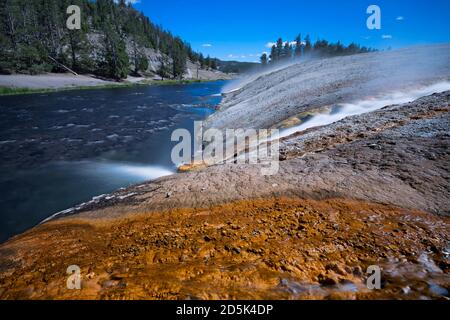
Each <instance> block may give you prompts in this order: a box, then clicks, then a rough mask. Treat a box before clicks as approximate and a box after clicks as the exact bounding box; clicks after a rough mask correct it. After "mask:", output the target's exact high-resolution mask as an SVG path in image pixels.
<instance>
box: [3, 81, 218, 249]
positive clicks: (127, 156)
mask: <svg viewBox="0 0 450 320" xmlns="http://www.w3.org/2000/svg"><path fill="white" fill-rule="evenodd" d="M224 85H225V82H224V81H217V82H209V83H196V84H189V85H173V86H138V87H128V88H116V89H105V90H103V89H96V90H80V91H66V92H58V93H50V94H33V95H20V96H8V97H0V108H1V113H0V194H1V197H0V242H3V241H5V240H7V239H8V238H10V237H11V236H14V235H16V234H19V233H22V232H24V231H25V230H27V229H29V228H31V227H33V226H35V225H36V224H38V223H39V222H41V221H42V220H44V219H46V218H48V217H49V216H51V215H52V214H54V213H56V212H59V211H62V210H65V209H67V208H70V207H72V206H74V205H77V204H80V203H82V202H86V201H88V200H91V199H92V198H93V197H95V196H98V195H100V194H105V193H109V192H112V191H114V190H116V189H119V188H122V187H127V186H129V185H132V184H136V183H139V182H143V181H146V180H151V179H155V178H158V177H161V176H164V175H169V174H171V173H173V172H175V170H176V168H175V165H174V164H173V163H172V161H171V158H170V152H171V149H172V147H173V146H174V144H176V142H171V139H170V138H171V133H172V131H173V130H175V129H177V128H186V129H189V130H191V131H192V130H193V122H194V121H195V120H202V119H204V118H206V117H207V116H208V115H210V114H211V113H213V112H214V107H215V106H216V105H217V104H218V103H219V102H220V99H221V98H220V92H221V89H222V87H223V86H224Z"/></svg>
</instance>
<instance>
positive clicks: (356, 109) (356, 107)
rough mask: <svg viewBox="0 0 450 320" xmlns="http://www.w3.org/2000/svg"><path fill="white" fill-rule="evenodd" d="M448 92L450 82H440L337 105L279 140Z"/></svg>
mask: <svg viewBox="0 0 450 320" xmlns="http://www.w3.org/2000/svg"><path fill="white" fill-rule="evenodd" d="M447 90H450V82H440V83H436V84H433V85H431V86H426V87H422V88H419V89H415V90H410V91H405V92H401V91H396V92H390V93H386V94H385V95H379V96H377V97H372V98H368V99H365V100H360V101H356V102H354V103H345V104H337V105H334V106H333V108H332V111H331V112H330V113H322V114H318V115H315V116H313V117H312V118H310V119H308V120H307V121H306V122H304V123H302V124H300V125H298V126H294V127H291V128H288V129H284V130H282V131H281V132H280V136H279V138H283V137H287V136H290V135H291V134H294V133H296V132H300V131H304V130H307V129H309V128H313V127H318V126H324V125H327V124H331V123H334V122H337V121H339V120H342V119H344V118H346V117H349V116H354V115H359V114H363V113H367V112H371V111H375V110H378V109H381V108H383V107H386V106H390V105H395V104H403V103H408V102H411V101H414V100H417V99H418V98H420V97H424V96H427V95H431V94H433V93H440V92H444V91H447Z"/></svg>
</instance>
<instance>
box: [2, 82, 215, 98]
mask: <svg viewBox="0 0 450 320" xmlns="http://www.w3.org/2000/svg"><path fill="white" fill-rule="evenodd" d="M211 81H212V80H197V79H191V80H181V81H180V80H163V81H161V80H143V81H141V82H138V83H130V82H122V83H117V84H113V83H112V84H103V85H98V86H73V87H65V88H57V89H31V88H8V87H0V96H13V95H21V94H33V93H51V92H60V91H71V90H96V89H115V88H127V87H135V86H148V85H178V84H190V83H201V82H211Z"/></svg>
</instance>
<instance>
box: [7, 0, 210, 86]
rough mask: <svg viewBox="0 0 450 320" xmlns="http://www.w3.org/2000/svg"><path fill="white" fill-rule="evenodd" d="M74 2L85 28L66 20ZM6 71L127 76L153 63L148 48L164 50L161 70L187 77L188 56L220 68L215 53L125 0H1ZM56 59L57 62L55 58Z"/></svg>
mask: <svg viewBox="0 0 450 320" xmlns="http://www.w3.org/2000/svg"><path fill="white" fill-rule="evenodd" d="M70 5H77V6H79V7H80V8H81V12H82V16H81V17H82V18H81V29H80V30H69V29H68V28H67V26H66V21H67V18H68V15H67V13H66V10H67V8H68V6H70ZM0 20H1V21H0V72H1V73H14V72H20V73H24V72H25V73H30V74H38V73H44V72H60V71H63V69H62V67H61V65H64V66H68V67H70V68H71V69H72V70H74V71H76V72H78V73H93V74H96V75H98V76H101V77H107V78H112V79H117V80H120V79H124V78H126V77H127V76H128V75H129V74H139V73H141V72H145V71H146V70H147V69H148V67H149V61H148V55H147V54H146V49H154V50H155V51H157V52H158V53H159V56H160V58H159V60H160V62H161V63H160V66H159V69H158V70H157V73H158V74H160V75H162V76H163V78H169V77H170V78H180V79H181V78H182V77H183V74H184V73H185V71H186V67H187V66H186V64H187V61H188V60H190V61H192V62H194V63H199V65H200V67H201V68H205V69H215V68H217V63H216V60H215V59H211V58H210V57H209V56H208V57H206V58H205V57H204V56H203V55H202V54H201V53H198V52H195V51H194V50H192V48H191V46H190V45H189V43H187V42H185V41H183V40H182V39H181V38H180V37H176V36H174V35H172V34H171V33H170V32H168V31H166V30H164V29H163V28H162V27H161V26H158V25H155V24H154V23H152V22H151V21H150V19H149V18H148V17H146V16H145V15H144V14H143V13H141V12H138V11H137V10H135V9H134V8H133V7H132V6H131V5H130V4H127V3H126V1H125V0H120V1H114V0H96V1H92V0H1V1H0ZM55 61H56V62H55Z"/></svg>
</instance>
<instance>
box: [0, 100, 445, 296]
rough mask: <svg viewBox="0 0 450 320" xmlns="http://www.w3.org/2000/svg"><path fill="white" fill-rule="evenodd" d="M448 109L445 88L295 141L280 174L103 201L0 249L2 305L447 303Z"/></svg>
mask: <svg viewBox="0 0 450 320" xmlns="http://www.w3.org/2000/svg"><path fill="white" fill-rule="evenodd" d="M449 111H450V91H446V92H443V93H437V94H433V95H431V96H427V97H423V98H420V99H418V100H416V101H414V102H411V103H406V104H401V105H393V106H387V107H385V108H383V109H380V110H378V111H375V112H371V113H367V114H363V115H357V116H353V117H348V118H345V119H343V120H341V121H339V122H337V123H334V124H331V125H327V126H323V127H316V128H312V129H309V130H307V131H304V132H301V133H298V134H294V135H291V136H289V137H286V138H284V139H283V140H282V141H281V150H282V152H281V159H280V160H282V161H281V162H280V171H279V173H278V174H277V175H275V176H271V177H264V176H262V175H260V170H259V169H260V168H259V166H258V165H237V164H226V165H217V166H213V167H208V168H205V169H201V170H198V171H195V172H187V173H183V174H177V175H173V176H170V177H166V178H161V179H159V180H156V181H152V182H149V183H145V184H142V185H138V186H134V187H131V188H127V189H123V190H120V191H118V192H117V193H115V194H112V195H109V196H104V197H100V198H97V199H95V200H94V201H93V202H91V203H89V204H87V205H85V206H80V207H78V208H76V209H74V210H72V211H70V212H67V213H66V214H69V215H68V216H64V215H61V216H59V219H56V220H52V221H49V222H47V223H44V224H42V225H40V226H38V227H36V228H34V229H32V230H30V231H28V232H26V233H25V234H23V235H19V236H16V237H14V238H13V239H11V240H10V241H8V242H7V243H5V244H2V245H1V246H0V298H1V299H48V298H52V299H97V298H100V299H128V298H133V299H194V298H200V299H243V298H251V299H312V298H314V299H386V298H395V299H447V298H448V296H449V293H448V292H449V291H450V281H449V279H450V278H449V271H450V269H449V252H450V237H449V234H450V232H449V231H450V220H449V219H450V218H449V214H450V207H449V203H450V196H449V195H450V192H449V190H450V187H449V163H450V161H449V160H450V153H449V150H450V133H449V123H450V114H449ZM373 264H375V265H379V266H380V267H382V268H383V288H382V290H375V291H373V290H368V289H367V287H366V286H365V281H366V278H367V275H366V273H365V270H366V269H367V267H368V266H369V265H373ZM69 265H78V266H80V268H81V270H82V275H83V282H82V290H79V291H76V292H74V291H70V290H67V289H66V287H65V282H66V279H67V275H66V274H65V271H66V268H67V267H68V266H69Z"/></svg>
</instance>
